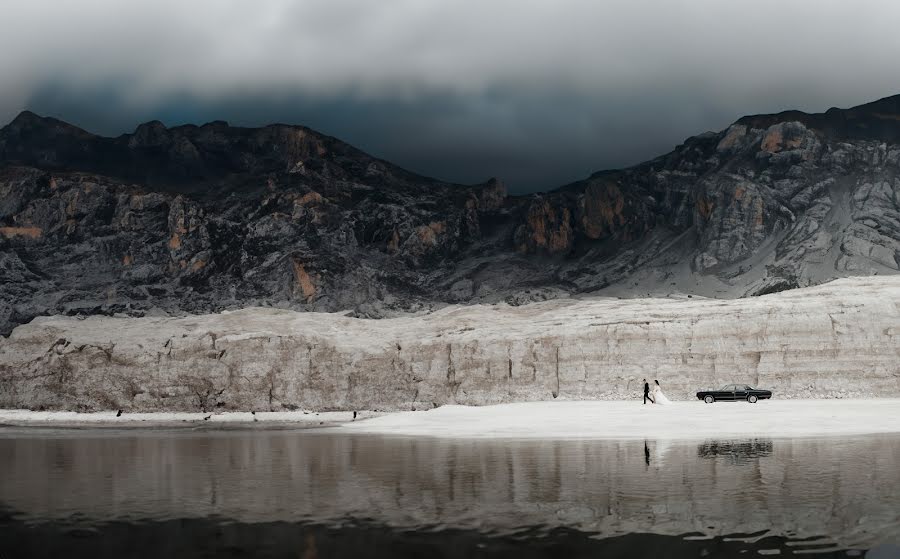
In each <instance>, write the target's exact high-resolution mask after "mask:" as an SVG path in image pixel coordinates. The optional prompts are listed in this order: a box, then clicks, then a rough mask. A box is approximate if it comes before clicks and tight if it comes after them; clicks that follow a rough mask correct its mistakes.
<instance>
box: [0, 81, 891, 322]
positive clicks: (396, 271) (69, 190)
mask: <svg viewBox="0 0 900 559" xmlns="http://www.w3.org/2000/svg"><path fill="white" fill-rule="evenodd" d="M898 138H900V98H898V97H892V98H888V99H883V100H881V101H877V102H875V103H870V104H867V105H862V106H860V107H856V108H853V109H847V110H839V109H832V110H829V111H828V112H826V113H822V114H806V113H800V112H796V111H792V112H786V113H780V114H778V115H757V116H751V117H744V118H742V119H740V120H739V121H737V122H736V123H735V124H733V125H732V126H731V127H729V128H728V129H727V130H724V131H722V132H719V133H712V132H710V133H706V134H701V135H699V136H695V137H692V138H689V139H688V140H686V141H685V142H684V143H683V144H682V145H680V146H678V147H676V148H675V150H673V151H672V152H671V153H669V154H666V155H664V156H662V157H659V158H657V159H654V160H652V161H649V162H647V163H643V164H641V165H637V166H635V167H632V168H629V169H623V170H615V171H604V172H600V173H596V174H594V175H593V176H591V177H589V178H588V179H586V180H584V181H580V182H577V183H574V184H571V185H568V186H565V187H562V188H560V189H558V190H555V191H552V192H549V193H546V194H540V195H533V196H524V197H507V196H506V195H505V191H504V189H503V186H502V184H500V183H499V182H497V181H494V180H491V181H488V182H487V183H485V184H482V185H475V186H462V185H453V184H448V183H443V182H441V181H437V180H434V179H429V178H426V177H420V176H418V175H415V174H413V173H409V172H407V171H405V170H403V169H400V168H398V167H396V166H393V165H391V164H389V163H387V162H384V161H381V160H378V159H376V158H373V157H371V156H369V155H367V154H365V153H363V152H361V151H359V150H357V149H355V148H353V147H351V146H349V145H347V144H345V143H343V142H340V141H339V140H336V139H334V138H330V137H328V136H324V135H321V134H318V133H316V132H315V131H312V130H309V129H307V128H303V127H297V126H286V125H272V126H266V127H263V128H258V129H248V128H237V127H230V126H228V125H227V124H225V123H221V122H217V123H210V124H206V125H203V126H199V127H198V126H179V127H174V128H166V127H165V126H163V125H162V124H161V123H158V122H153V123H147V124H143V125H141V126H140V127H138V129H137V130H136V131H135V133H134V134H130V135H123V136H120V137H118V138H103V137H99V136H95V135H93V134H90V133H88V132H85V131H83V130H80V129H78V128H76V127H73V126H70V125H68V124H65V123H63V122H61V121H58V120H54V119H48V118H42V117H38V116H36V115H34V114H31V113H23V114H22V115H20V116H19V117H18V118H16V119H15V120H14V121H13V122H12V123H10V124H9V125H8V126H6V127H4V128H3V129H0V286H2V287H0V332H4V333H7V332H9V330H10V329H11V328H12V327H13V326H15V325H16V324H20V323H22V322H24V321H27V320H30V319H31V318H32V317H33V316H35V315H37V314H54V313H73V314H81V313H115V312H125V313H131V314H140V313H146V312H159V311H165V312H206V311H215V310H220V309H226V308H236V307H240V306H246V305H251V304H273V305H279V306H286V307H292V308H299V309H307V310H342V309H347V310H352V311H355V312H356V313H357V314H360V315H365V316H383V315H385V313H390V312H394V311H410V310H417V309H423V308H429V307H431V306H433V305H434V304H441V303H445V302H470V301H486V302H492V301H497V300H503V299H506V300H508V301H510V302H513V303H517V302H521V301H527V300H533V299H538V298H546V297H557V296H562V295H565V294H574V293H583V292H595V291H599V292H600V293H601V294H613V295H646V294H647V293H654V294H660V295H665V294H669V293H675V292H678V293H696V294H702V295H709V296H722V297H734V296H743V295H748V294H749V295H752V294H759V293H765V292H770V291H776V290H781V289H786V288H790V287H796V286H804V285H809V284H814V283H819V282H822V281H826V280H828V279H830V278H832V277H838V276H844V275H864V274H876V273H893V272H896V271H897V269H898V261H900V181H898V179H897V175H898V170H900V145H898Z"/></svg>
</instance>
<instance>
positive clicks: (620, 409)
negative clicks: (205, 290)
mask: <svg viewBox="0 0 900 559" xmlns="http://www.w3.org/2000/svg"><path fill="white" fill-rule="evenodd" d="M204 417H209V419H208V420H204ZM254 418H255V419H256V423H257V424H259V423H268V424H270V425H275V424H280V425H292V426H296V427H319V426H320V425H321V426H325V427H334V426H337V427H336V428H337V429H338V431H339V432H345V433H368V434H380V435H400V436H412V437H449V438H465V439H488V438H497V439H504V438H505V439H553V440H557V439H631V438H647V439H708V438H721V437H726V438H739V437H773V438H777V437H815V436H845V435H863V434H877V433H900V399H894V398H892V399H887V398H886V399H866V400H771V401H761V402H759V403H757V404H748V403H746V402H734V403H732V402H719V403H715V404H704V403H703V402H700V401H697V402H674V403H673V404H672V405H670V406H656V405H650V404H648V405H642V404H641V403H640V401H625V402H623V401H618V402H609V401H569V402H563V401H556V402H525V403H515V404H501V405H495V406H443V407H440V408H437V409H434V410H428V411H416V412H398V413H391V414H378V413H376V412H367V411H363V412H359V413H358V415H357V418H356V420H355V421H354V420H353V413H352V412H319V413H316V412H302V411H296V412H258V413H257V414H256V415H255V416H253V415H251V414H250V413H241V412H228V413H219V414H214V413H213V414H202V413H132V414H129V413H125V414H122V416H121V417H116V412H114V411H111V412H98V413H75V412H32V411H28V410H0V424H5V425H17V426H56V427H63V426H98V427H157V426H171V425H185V424H188V425H190V424H201V425H210V426H214V425H220V426H227V425H236V424H249V423H254Z"/></svg>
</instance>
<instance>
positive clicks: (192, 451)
mask: <svg viewBox="0 0 900 559" xmlns="http://www.w3.org/2000/svg"><path fill="white" fill-rule="evenodd" d="M12 435H13V434H10V433H9V432H7V436H6V438H4V437H3V432H0V474H2V475H0V505H2V506H3V507H5V508H6V509H7V510H8V511H11V514H13V515H14V520H15V522H19V523H22V526H24V525H26V523H31V524H30V525H32V526H38V525H43V526H45V527H46V525H47V524H48V523H51V524H53V525H54V526H62V525H65V524H66V523H72V522H75V521H77V522H75V524H77V526H78V527H79V529H85V528H84V526H91V525H95V526H104V528H103V530H104V533H106V531H107V530H112V529H113V528H110V526H118V525H119V523H122V524H124V525H138V523H139V524H140V525H141V526H144V527H145V528H146V529H148V530H149V529H150V528H148V526H151V525H153V526H157V525H168V524H165V523H171V522H181V523H184V522H192V523H195V524H197V525H198V526H201V525H204V524H203V523H204V522H208V519H210V518H219V519H228V520H229V521H231V522H236V523H240V524H242V525H243V524H255V525H258V526H262V525H276V524H277V525H280V523H295V524H296V523H299V524H302V525H310V524H311V525H315V526H319V527H320V528H317V530H319V529H321V530H326V529H327V530H335V529H337V528H336V527H338V526H343V525H346V523H347V522H348V520H353V519H355V520H365V521H366V522H369V523H372V524H373V525H377V526H381V527H384V528H385V529H390V530H396V531H398V532H397V533H406V532H405V531H408V530H413V529H422V528H423V527H428V528H429V529H430V530H432V531H434V530H438V529H440V530H442V533H449V532H447V531H448V530H456V531H459V533H460V534H463V533H465V534H469V533H474V534H482V535H483V534H489V535H492V536H497V537H516V535H517V534H521V533H522V531H523V530H526V529H527V530H532V531H536V533H541V534H549V533H552V532H554V531H558V530H569V531H575V532H577V533H579V534H584V533H588V534H600V535H602V536H604V537H626V536H629V535H634V534H645V535H646V534H655V535H659V536H670V537H677V538H678V540H679V541H683V542H687V541H698V542H703V541H707V542H709V541H712V542H715V541H719V542H720V543H722V544H723V545H724V543H725V541H726V540H729V541H743V542H744V544H747V545H749V544H753V545H754V546H757V544H758V543H759V542H760V541H763V543H766V538H774V539H775V540H778V541H781V540H779V538H781V539H784V538H787V539H789V540H791V541H792V542H796V541H797V540H798V539H802V538H812V537H814V538H816V539H815V540H811V541H813V542H814V544H815V546H816V549H824V550H828V549H848V548H859V549H868V548H870V547H872V546H873V545H875V544H879V543H884V542H894V543H898V541H897V540H898V535H900V468H897V464H900V437H864V438H858V439H856V440H831V439H811V440H776V441H772V440H753V441H733V442H716V441H707V442H704V443H703V444H701V445H697V443H690V442H681V443H680V442H664V441H559V442H555V441H516V442H509V441H448V440H438V439H431V440H429V439H404V438H382V437H374V436H352V435H333V434H323V433H309V432H295V431H256V430H247V431H233V432H199V433H198V432H141V433H133V432H128V433H121V432H120V433H108V432H106V433H99V434H98V433H91V432H83V433H74V434H73V433H71V432H68V433H64V434H52V433H51V434H48V435H46V436H39V437H37V436H33V432H32V435H31V436H29V437H28V438H21V437H17V436H12ZM76 515H77V516H76ZM73 518H74V519H75V520H74V521H73ZM23 529H24V528H23ZM34 529H37V528H34ZM196 529H202V528H200V527H198V528H196ZM235 529H236V528H235ZM329 533H330V532H329ZM573 533H574V532H573ZM686 534H688V535H689V536H688V537H687V539H685V535H686ZM691 534H692V535H691ZM748 534H749V535H748ZM423 537H424V536H423ZM467 537H468V536H467ZM473 537H474V536H473ZM579 537H581V536H579ZM735 538H737V539H735ZM741 538H743V540H742V539H741ZM51 539H52V538H51ZM467 541H468V540H467ZM773 541H774V540H773ZM776 543H777V542H776ZM666 545H667V546H668V545H671V544H666ZM691 545H693V544H691ZM698 545H699V544H698ZM773 545H774V544H773ZM779 545H781V544H779ZM785 545H786V544H785ZM806 545H807V547H811V546H812V545H813V544H809V543H807V544H806ZM760 549H761V548H760ZM785 549H787V548H785ZM686 556H687V555H686Z"/></svg>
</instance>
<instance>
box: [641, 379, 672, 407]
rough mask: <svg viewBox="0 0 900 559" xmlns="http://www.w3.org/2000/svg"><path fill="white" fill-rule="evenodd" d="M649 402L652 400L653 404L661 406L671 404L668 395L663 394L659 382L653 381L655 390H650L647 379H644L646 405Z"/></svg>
mask: <svg viewBox="0 0 900 559" xmlns="http://www.w3.org/2000/svg"><path fill="white" fill-rule="evenodd" d="M647 400H650V403H651V404H660V405H663V406H665V405H668V404H671V402H670V401H669V399H668V398H666V395H665V394H663V391H662V388H660V386H659V381H658V380H654V381H653V389H652V390H651V389H650V385H649V384H647V379H644V403H645V404H646V403H647Z"/></svg>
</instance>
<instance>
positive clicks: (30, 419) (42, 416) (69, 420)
mask: <svg viewBox="0 0 900 559" xmlns="http://www.w3.org/2000/svg"><path fill="white" fill-rule="evenodd" d="M377 415H378V414H377V413H376V412H369V411H363V412H358V414H357V418H356V421H360V420H362V419H364V418H372V417H375V416H377ZM205 418H208V419H205ZM353 421H354V418H353V412H352V411H330V412H313V411H288V412H256V414H255V415H254V414H252V413H250V412H223V413H212V412H209V413H186V412H151V413H123V414H122V415H121V416H120V417H116V411H104V412H93V413H78V412H70V411H29V410H0V425H17V426H18V425H22V426H31V425H33V426H42V425H43V426H54V427H65V426H98V427H158V426H171V425H183V424H203V425H216V424H218V425H234V424H249V423H268V424H288V425H294V426H298V427H318V426H319V425H320V424H322V425H334V424H336V423H345V422H353Z"/></svg>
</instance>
